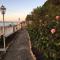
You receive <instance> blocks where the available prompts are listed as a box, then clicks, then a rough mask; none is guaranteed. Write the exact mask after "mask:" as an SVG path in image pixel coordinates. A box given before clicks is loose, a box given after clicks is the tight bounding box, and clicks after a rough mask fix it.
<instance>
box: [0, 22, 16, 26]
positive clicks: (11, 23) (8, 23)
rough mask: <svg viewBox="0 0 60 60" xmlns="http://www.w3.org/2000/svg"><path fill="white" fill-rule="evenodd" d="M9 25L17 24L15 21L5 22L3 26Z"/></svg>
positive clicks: (0, 24) (0, 23)
mask: <svg viewBox="0 0 60 60" xmlns="http://www.w3.org/2000/svg"><path fill="white" fill-rule="evenodd" d="M9 25H12V26H13V25H17V22H5V26H9ZM0 26H3V22H0Z"/></svg>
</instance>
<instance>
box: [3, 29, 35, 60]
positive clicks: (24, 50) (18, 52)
mask: <svg viewBox="0 0 60 60" xmlns="http://www.w3.org/2000/svg"><path fill="white" fill-rule="evenodd" d="M3 60H36V59H35V57H34V55H33V53H32V51H31V43H30V39H29V34H28V32H27V31H26V30H25V29H23V30H21V31H19V32H17V35H16V36H15V38H14V42H13V44H12V45H11V46H10V48H9V49H8V51H7V53H6V55H5V57H4V59H3Z"/></svg>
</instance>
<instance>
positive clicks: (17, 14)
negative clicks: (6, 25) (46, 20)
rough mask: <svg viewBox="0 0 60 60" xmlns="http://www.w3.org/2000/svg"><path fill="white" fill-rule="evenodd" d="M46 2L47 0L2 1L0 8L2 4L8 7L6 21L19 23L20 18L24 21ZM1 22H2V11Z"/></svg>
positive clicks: (0, 0) (0, 1)
mask: <svg viewBox="0 0 60 60" xmlns="http://www.w3.org/2000/svg"><path fill="white" fill-rule="evenodd" d="M45 2H46V0H0V7H1V5H2V4H3V5H4V6H5V7H6V13H5V21H18V20H19V18H20V21H23V20H25V18H26V16H27V14H30V13H31V11H32V10H33V9H34V8H36V7H38V6H42V5H43V4H44V3H45ZM0 21H2V14H1V11H0Z"/></svg>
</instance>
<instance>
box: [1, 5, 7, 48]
mask: <svg viewBox="0 0 60 60" xmlns="http://www.w3.org/2000/svg"><path fill="white" fill-rule="evenodd" d="M0 10H1V14H2V16H3V41H4V49H5V22H4V14H5V11H6V8H5V7H4V6H3V5H2V6H1V8H0Z"/></svg>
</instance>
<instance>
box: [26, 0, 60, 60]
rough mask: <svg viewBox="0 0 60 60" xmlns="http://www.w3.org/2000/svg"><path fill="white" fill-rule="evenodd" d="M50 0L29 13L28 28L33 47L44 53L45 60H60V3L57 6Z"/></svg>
mask: <svg viewBox="0 0 60 60" xmlns="http://www.w3.org/2000/svg"><path fill="white" fill-rule="evenodd" d="M49 1H50V0H47V1H46V2H45V4H44V5H43V6H42V7H37V8H35V9H34V10H33V11H32V12H31V14H30V15H27V17H26V21H27V22H28V24H27V30H28V32H29V35H30V39H31V42H32V47H33V48H36V49H37V50H38V51H39V52H41V53H43V58H44V60H60V13H59V11H60V9H59V7H60V4H59V5H58V6H57V5H56V4H52V3H51V2H49ZM51 1H53V2H54V3H56V1H55V0H51ZM58 1H59V0H58ZM58 1H57V3H59V2H58ZM56 16H58V18H56ZM30 21H31V23H29V22H30Z"/></svg>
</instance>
